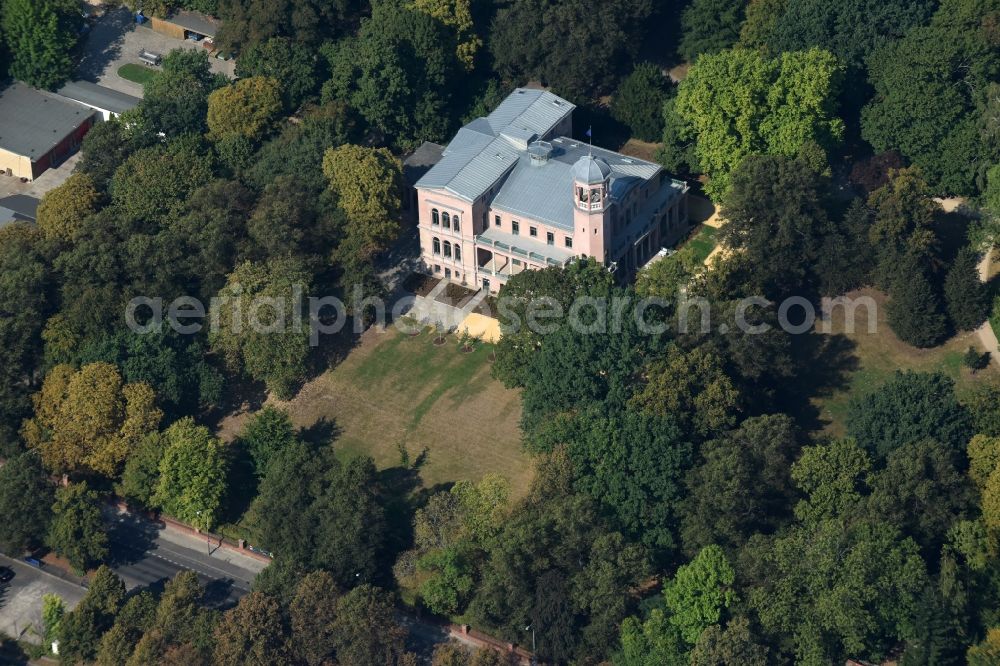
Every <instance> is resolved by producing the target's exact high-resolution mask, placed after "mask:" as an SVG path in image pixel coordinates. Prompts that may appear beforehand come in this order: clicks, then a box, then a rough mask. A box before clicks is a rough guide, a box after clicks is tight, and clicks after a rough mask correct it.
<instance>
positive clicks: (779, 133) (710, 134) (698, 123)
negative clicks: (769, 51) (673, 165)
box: [674, 48, 844, 199]
mask: <svg viewBox="0 0 1000 666" xmlns="http://www.w3.org/2000/svg"><path fill="white" fill-rule="evenodd" d="M842 78H843V67H842V66H841V65H840V64H839V63H838V62H837V59H836V58H835V57H834V56H833V55H831V54H830V53H828V52H827V51H822V50H820V49H815V48H814V49H810V50H809V51H792V52H787V53H783V54H781V56H780V57H779V58H776V59H773V60H772V59H768V58H767V57H765V56H763V55H761V54H760V53H759V52H757V51H750V50H746V49H734V50H730V51H722V52H720V53H716V54H711V55H705V56H703V57H701V58H699V59H698V62H697V63H695V64H694V65H693V66H692V67H691V69H690V71H689V72H688V75H687V77H686V78H685V79H684V81H682V82H681V84H680V86H679V88H678V91H677V102H676V105H675V106H674V110H675V111H676V113H677V114H678V116H679V117H680V118H681V119H682V120H683V122H685V123H686V124H687V125H689V128H690V129H689V131H690V132H691V133H692V134H693V135H694V136H695V137H696V139H697V144H696V148H695V153H696V154H697V156H698V161H699V164H700V167H701V170H702V171H703V172H705V173H706V174H708V175H709V176H710V177H711V178H712V180H711V182H710V183H709V184H708V186H707V187H706V191H707V192H708V193H709V194H710V195H711V196H712V197H713V198H714V199H719V198H720V197H721V196H723V195H724V194H725V193H726V192H727V191H728V189H729V175H730V173H731V172H732V171H733V169H735V168H736V166H737V165H739V164H740V163H741V162H742V161H743V160H744V158H746V157H747V156H748V155H760V154H770V155H783V156H785V157H794V156H795V155H797V154H798V153H799V151H800V149H801V148H802V146H803V144H805V143H806V142H808V141H812V142H815V143H816V144H818V145H819V146H820V147H822V148H824V149H826V150H829V149H831V148H833V147H834V146H836V144H837V143H838V142H839V141H840V140H841V137H842V136H843V132H844V124H843V121H842V120H841V119H840V118H838V117H837V116H836V99H837V94H838V92H839V90H840V85H841V80H842Z"/></svg>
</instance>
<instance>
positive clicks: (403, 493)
mask: <svg viewBox="0 0 1000 666" xmlns="http://www.w3.org/2000/svg"><path fill="white" fill-rule="evenodd" d="M424 462H426V451H424V452H422V453H421V454H420V455H419V456H417V458H416V460H415V461H414V462H413V464H412V465H410V466H408V467H404V466H397V467H389V468H387V469H383V470H381V471H379V473H378V482H379V487H380V489H381V492H380V495H381V498H382V507H383V508H384V510H385V518H386V544H385V547H384V548H383V549H382V552H381V553H380V557H381V559H382V566H381V567H380V570H381V571H391V570H392V565H393V564H394V563H395V562H396V559H397V558H398V557H399V555H400V553H402V552H403V551H405V550H408V549H409V548H412V547H413V515H414V512H415V511H416V510H417V509H419V508H421V507H423V506H426V504H427V501H428V499H429V498H430V496H431V495H433V494H435V493H438V492H444V491H448V490H451V488H452V486H453V485H454V483H452V482H448V483H439V484H436V485H434V486H431V487H424V486H423V481H422V480H421V478H420V467H421V466H422V465H423V464H424ZM388 582H389V583H390V584H391V583H392V582H393V581H388Z"/></svg>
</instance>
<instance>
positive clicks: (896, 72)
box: [861, 0, 1000, 195]
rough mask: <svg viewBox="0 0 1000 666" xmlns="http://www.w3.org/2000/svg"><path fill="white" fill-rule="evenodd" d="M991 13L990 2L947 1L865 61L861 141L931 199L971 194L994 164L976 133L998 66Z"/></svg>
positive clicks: (991, 146) (993, 153)
mask: <svg viewBox="0 0 1000 666" xmlns="http://www.w3.org/2000/svg"><path fill="white" fill-rule="evenodd" d="M891 4H894V3H890V5H891ZM915 4H916V6H917V7H919V6H921V5H923V4H924V3H915ZM883 6H885V5H883ZM996 11H997V7H996V4H995V3H992V2H969V1H967V0H946V1H945V2H942V3H940V5H939V6H938V8H937V11H936V12H935V14H934V16H933V18H932V19H931V21H930V23H929V25H922V26H917V27H914V29H912V30H910V31H909V32H907V33H906V35H905V36H904V37H902V38H901V39H898V40H889V41H886V42H885V43H884V44H883V45H881V46H880V48H878V49H876V50H875V51H874V52H873V53H872V55H871V57H870V59H869V61H868V69H869V78H870V80H871V82H872V84H873V85H874V87H875V91H876V94H875V97H874V98H873V100H872V102H871V103H870V104H869V105H868V106H866V107H865V108H864V110H863V115H862V122H861V131H862V136H863V137H864V138H865V139H866V140H867V141H868V142H869V143H871V144H872V145H873V146H874V147H875V149H876V150H889V149H896V150H898V151H899V152H900V153H902V154H903V155H904V156H905V157H907V158H908V159H909V160H910V161H911V162H912V163H913V164H915V165H917V166H919V167H920V168H921V170H922V171H923V172H924V174H925V176H926V177H927V179H928V181H929V182H930V183H931V186H932V189H933V190H934V192H935V193H937V194H942V195H944V194H972V193H974V192H975V191H976V189H977V188H976V178H977V176H979V175H981V173H982V172H985V169H987V168H988V167H989V166H992V165H993V164H996V163H997V161H998V159H1000V155H998V150H1000V148H998V146H997V145H996V144H995V143H992V142H990V141H985V140H983V137H982V135H981V134H980V129H979V127H978V123H979V122H980V118H981V115H980V110H979V109H978V108H977V100H979V99H980V92H979V91H983V90H985V89H986V86H987V85H988V82H989V81H991V80H995V76H996V67H997V64H998V62H1000V60H998V58H1000V56H998V53H1000V49H998V48H997V46H998V45H1000V35H998V34H997V33H996V32H995V31H991V30H990V28H989V25H990V20H989V18H988V17H989V16H993V15H995V12H996ZM864 23H865V24H866V25H871V23H870V22H868V21H865V22H864ZM876 34H877V33H876Z"/></svg>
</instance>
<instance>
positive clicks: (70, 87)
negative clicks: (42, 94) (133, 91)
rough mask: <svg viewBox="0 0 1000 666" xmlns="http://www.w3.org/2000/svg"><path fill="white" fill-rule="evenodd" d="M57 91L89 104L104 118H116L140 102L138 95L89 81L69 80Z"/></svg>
mask: <svg viewBox="0 0 1000 666" xmlns="http://www.w3.org/2000/svg"><path fill="white" fill-rule="evenodd" d="M57 92H58V94H59V95H61V96H63V97H65V98H66V99H69V100H72V101H74V102H78V103H80V104H83V105H85V106H89V107H90V108H92V109H93V110H94V111H97V112H99V113H100V114H101V118H102V119H104V120H110V119H111V118H113V117H114V118H117V117H118V116H120V115H121V114H123V113H125V112H126V111H128V110H130V109H134V108H135V107H137V106H139V104H140V103H141V102H142V100H141V99H139V98H138V97H133V96H132V95H128V94H126V93H123V92H119V91H117V90H112V89H111V88H105V87H104V86H99V85H97V84H96V83H91V82H90V81H70V82H69V83H67V84H66V85H64V86H63V87H62V88H60V89H59V90H58V91H57Z"/></svg>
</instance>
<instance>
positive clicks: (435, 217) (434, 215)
mask: <svg viewBox="0 0 1000 666" xmlns="http://www.w3.org/2000/svg"><path fill="white" fill-rule="evenodd" d="M431 224H433V225H434V226H435V227H436V226H437V225H438V224H439V222H438V209H437V208H434V209H432V210H431Z"/></svg>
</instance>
